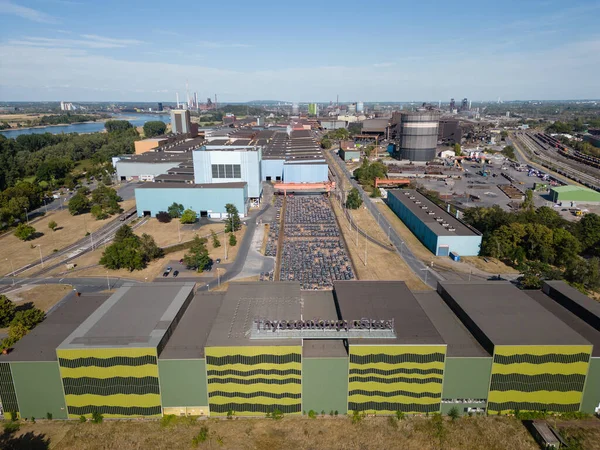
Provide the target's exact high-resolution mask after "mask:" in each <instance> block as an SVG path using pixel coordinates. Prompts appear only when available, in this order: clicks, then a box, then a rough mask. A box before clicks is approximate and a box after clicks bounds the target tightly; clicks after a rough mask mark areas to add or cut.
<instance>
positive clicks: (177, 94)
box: [175, 92, 179, 109]
mask: <svg viewBox="0 0 600 450" xmlns="http://www.w3.org/2000/svg"><path fill="white" fill-rule="evenodd" d="M175 96H176V97H177V109H179V92H175Z"/></svg>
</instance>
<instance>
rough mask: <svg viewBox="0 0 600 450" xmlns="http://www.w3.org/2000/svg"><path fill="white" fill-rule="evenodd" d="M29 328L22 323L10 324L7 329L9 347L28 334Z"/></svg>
mask: <svg viewBox="0 0 600 450" xmlns="http://www.w3.org/2000/svg"><path fill="white" fill-rule="evenodd" d="M29 330H30V329H29V328H27V327H26V326H25V324H23V323H22V322H15V323H14V324H13V323H11V324H10V327H9V329H8V341H9V343H10V344H9V345H13V344H15V342H17V341H18V340H19V339H21V338H22V337H23V336H25V335H26V334H27V333H29Z"/></svg>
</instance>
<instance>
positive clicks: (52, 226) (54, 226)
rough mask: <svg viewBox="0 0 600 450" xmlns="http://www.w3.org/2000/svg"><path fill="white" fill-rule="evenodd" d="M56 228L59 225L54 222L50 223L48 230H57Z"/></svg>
mask: <svg viewBox="0 0 600 450" xmlns="http://www.w3.org/2000/svg"><path fill="white" fill-rule="evenodd" d="M56 227H58V224H57V223H56V222H55V221H54V220H51V221H50V222H48V228H50V229H51V230H52V231H54V230H56Z"/></svg>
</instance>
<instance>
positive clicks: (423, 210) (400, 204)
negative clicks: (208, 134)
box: [386, 189, 481, 256]
mask: <svg viewBox="0 0 600 450" xmlns="http://www.w3.org/2000/svg"><path fill="white" fill-rule="evenodd" d="M386 201H387V204H388V206H389V207H390V208H391V209H392V211H394V213H395V214H396V215H397V216H398V217H399V218H400V219H401V220H402V222H404V224H405V225H406V226H407V227H408V228H409V229H410V231H412V233H413V234H414V235H415V236H416V237H417V238H418V239H419V240H420V241H421V242H422V243H423V245H424V246H425V247H427V248H428V249H429V251H431V253H433V254H434V255H436V256H449V255H450V253H451V252H452V253H454V254H456V255H459V256H477V255H479V251H480V249H481V233H480V232H479V231H477V230H476V229H474V228H473V227H471V226H469V225H468V224H466V223H465V222H463V221H461V220H459V219H458V218H456V217H454V216H452V215H451V214H449V213H448V212H446V211H445V210H444V209H442V208H440V207H439V206H438V205H436V204H435V203H433V202H432V201H431V200H429V199H428V198H427V197H425V196H424V195H422V194H420V193H419V192H417V191H416V190H414V189H403V190H391V191H388V196H387V200H386Z"/></svg>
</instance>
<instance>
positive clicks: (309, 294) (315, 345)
mask: <svg viewBox="0 0 600 450" xmlns="http://www.w3.org/2000/svg"><path fill="white" fill-rule="evenodd" d="M301 295H302V318H303V319H304V320H310V319H325V320H335V319H339V317H338V314H337V311H336V309H335V301H334V299H333V292H332V291H302V293H301ZM302 356H303V357H307V358H345V357H348V352H347V350H346V348H345V347H344V340H343V339H303V340H302Z"/></svg>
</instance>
